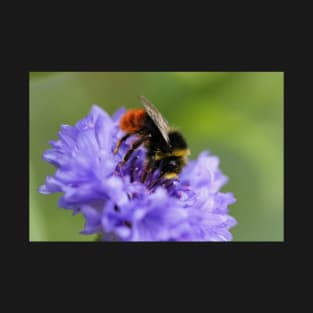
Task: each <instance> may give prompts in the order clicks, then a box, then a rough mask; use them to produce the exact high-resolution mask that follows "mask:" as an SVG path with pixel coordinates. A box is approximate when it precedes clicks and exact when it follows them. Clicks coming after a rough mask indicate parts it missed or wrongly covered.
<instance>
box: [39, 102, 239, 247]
mask: <svg viewBox="0 0 313 313" xmlns="http://www.w3.org/2000/svg"><path fill="white" fill-rule="evenodd" d="M124 112H125V109H124V108H121V109H120V110H118V111H117V112H116V113H115V114H114V115H113V116H112V117H110V116H109V115H108V114H107V113H106V112H105V111H103V110H102V109H101V108H99V107H98V106H93V107H92V109H91V111H90V113H89V115H88V116H87V117H85V118H84V119H82V120H80V121H79V122H78V123H77V124H76V125H75V126H69V125H62V126H61V131H60V132H59V134H58V135H59V140H57V141H50V144H51V146H52V148H51V149H49V150H47V151H46V152H45V153H44V154H43V159H44V160H45V161H47V162H49V163H51V164H53V165H54V166H55V167H56V168H57V170H56V172H55V174H54V175H53V176H48V177H47V178H46V182H45V184H44V185H42V186H41V187H40V188H39V192H40V193H42V194H51V193H56V192H62V193H63V195H62V197H61V198H60V199H59V207H62V208H65V209H71V210H73V213H74V214H77V213H81V214H83V216H84V217H85V220H86V222H85V227H84V229H83V230H82V232H81V233H82V234H100V236H101V238H102V240H121V241H229V240H231V239H232V235H231V233H230V231H229V228H231V227H232V226H234V225H235V224H236V220H235V219H234V218H233V217H231V216H230V215H229V214H228V205H230V204H232V203H234V202H235V201H236V200H235V198H234V197H233V195H232V193H222V192H219V189H220V188H221V187H222V186H223V185H224V184H225V183H226V182H227V178H226V176H224V175H223V174H222V172H221V171H220V170H219V168H218V165H219V160H218V158H217V157H214V156H210V155H209V153H208V152H202V153H201V154H200V155H199V157H198V159H197V160H192V161H190V162H189V163H188V164H187V165H186V166H185V168H184V169H183V170H182V172H181V174H180V175H179V179H176V180H160V181H158V182H157V183H155V182H156V178H157V177H158V174H159V173H158V170H155V171H153V172H151V173H150V174H149V175H148V176H147V178H146V180H145V182H144V183H141V182H140V177H141V176H142V174H143V171H144V164H145V156H146V151H145V148H144V147H140V148H138V149H136V151H135V152H134V153H133V155H132V157H131V158H130V159H129V160H128V161H127V163H125V164H124V165H123V166H120V164H121V162H122V160H123V157H124V156H125V154H126V152H127V151H128V150H129V148H130V146H131V143H132V141H133V140H134V139H133V138H131V137H130V138H128V139H127V140H126V141H125V142H123V143H122V145H121V147H120V149H119V151H118V153H117V154H114V153H113V150H114V148H115V146H116V143H117V141H118V140H119V139H120V138H121V137H122V136H123V132H122V131H121V130H120V129H119V124H118V122H119V120H120V118H121V116H122V114H123V113H124Z"/></svg>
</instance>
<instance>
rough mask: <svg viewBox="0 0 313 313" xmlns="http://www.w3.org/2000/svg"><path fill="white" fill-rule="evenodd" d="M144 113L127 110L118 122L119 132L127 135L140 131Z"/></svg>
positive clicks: (141, 110)
mask: <svg viewBox="0 0 313 313" xmlns="http://www.w3.org/2000/svg"><path fill="white" fill-rule="evenodd" d="M145 115H146V111H145V110H144V109H131V110H128V111H127V112H126V113H125V114H124V115H123V116H122V118H121V120H120V128H121V130H123V131H125V132H127V133H136V132H138V131H139V130H141V129H142V127H143V125H144V118H145Z"/></svg>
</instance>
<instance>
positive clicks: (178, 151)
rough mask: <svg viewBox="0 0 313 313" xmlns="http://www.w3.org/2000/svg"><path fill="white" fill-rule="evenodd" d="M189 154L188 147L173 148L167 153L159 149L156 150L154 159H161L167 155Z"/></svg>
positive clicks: (182, 155)
mask: <svg viewBox="0 0 313 313" xmlns="http://www.w3.org/2000/svg"><path fill="white" fill-rule="evenodd" d="M188 155H190V150H189V149H175V150H173V151H172V152H169V153H162V152H161V151H157V152H156V154H155V156H154V158H155V160H162V159H165V158H168V157H171V156H173V157H184V156H188Z"/></svg>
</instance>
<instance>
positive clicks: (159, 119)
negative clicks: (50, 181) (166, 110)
mask: <svg viewBox="0 0 313 313" xmlns="http://www.w3.org/2000/svg"><path fill="white" fill-rule="evenodd" d="M139 99H140V101H141V103H142V104H143V106H144V107H145V109H146V112H147V114H148V115H149V117H150V118H151V119H152V121H153V122H154V124H155V126H156V127H157V128H158V129H159V131H160V133H161V135H162V137H163V138H164V140H165V141H166V142H167V143H169V141H170V139H169V137H168V132H169V124H168V122H167V120H166V119H165V118H164V117H163V116H162V114H161V113H160V111H159V110H158V109H157V108H156V107H155V106H154V105H153V104H152V103H151V102H150V101H149V100H148V99H147V98H145V97H144V96H140V97H139Z"/></svg>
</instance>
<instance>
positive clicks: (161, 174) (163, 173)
mask: <svg viewBox="0 0 313 313" xmlns="http://www.w3.org/2000/svg"><path fill="white" fill-rule="evenodd" d="M164 175H165V172H161V173H160V175H159V177H158V178H157V179H156V180H155V181H154V182H153V183H152V184H151V185H150V186H149V188H150V189H152V188H153V187H154V186H155V185H156V184H158V183H159V182H160V181H161V180H162V179H163V178H164Z"/></svg>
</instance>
